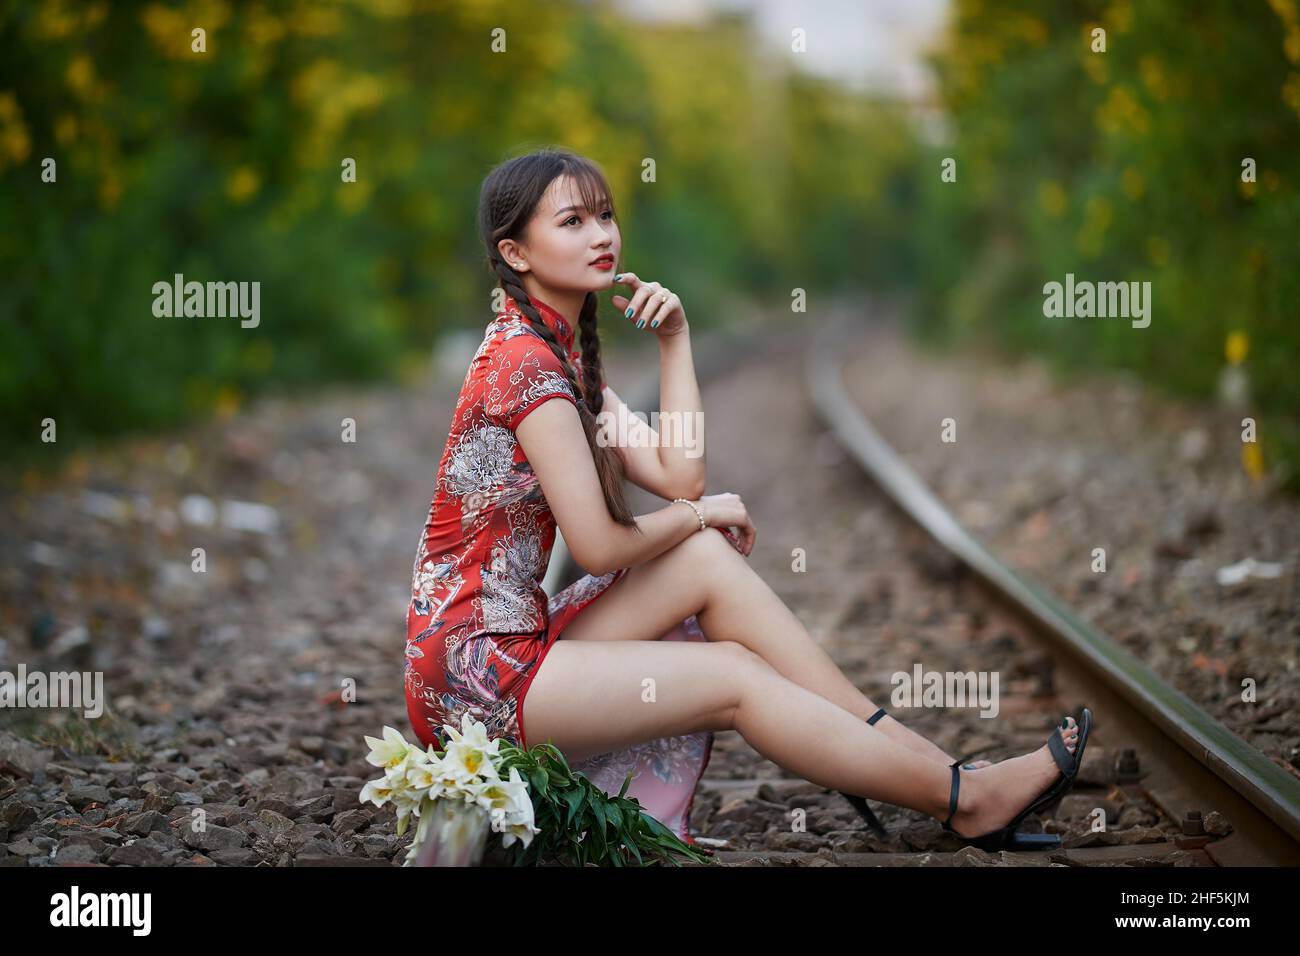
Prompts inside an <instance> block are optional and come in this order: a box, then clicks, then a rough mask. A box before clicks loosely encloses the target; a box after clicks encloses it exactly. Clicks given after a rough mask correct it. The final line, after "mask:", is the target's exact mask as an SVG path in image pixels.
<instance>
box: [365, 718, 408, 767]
mask: <svg viewBox="0 0 1300 956" xmlns="http://www.w3.org/2000/svg"><path fill="white" fill-rule="evenodd" d="M366 743H367V744H369V745H370V753H368V754H366V763H368V764H371V765H372V766H375V767H388V768H392V767H396V766H397V765H398V764H400V763H401V762H402V761H403V760H405V759H406V757H407V755H408V754H409V753H410V752H411V750H412V749H413V748H412V747H411V745H410V743H408V742H407V740H406V738H405V737H403V736H402V732H401V731H400V730H398V729H397V728H396V727H389V726H388V725H384V739H383V740H380V739H379V738H378V737H369V736H367V737H366Z"/></svg>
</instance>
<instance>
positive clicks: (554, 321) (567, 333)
mask: <svg viewBox="0 0 1300 956" xmlns="http://www.w3.org/2000/svg"><path fill="white" fill-rule="evenodd" d="M528 301H529V302H530V303H532V306H533V308H535V309H537V311H538V313H539V314H540V315H541V317H542V321H543V322H544V323H545V324H546V327H547V328H549V329H550V330H551V331H552V332H554V333H555V337H556V339H557V340H558V341H559V343H560V345H561V346H562V347H563V348H564V351H565V352H567V353H568V355H569V357H570V358H577V355H576V354H575V353H574V351H573V329H572V327H570V325H569V321H568V319H566V318H565V317H564V316H562V315H560V313H558V312H556V311H555V310H554V309H552V308H551V307H550V306H549V305H547V304H546V303H545V302H543V301H542V300H541V299H539V298H537V297H536V296H531V295H530V296H529V297H528ZM506 311H507V312H510V313H512V314H514V315H518V316H520V317H521V318H523V319H524V320H525V321H527V317H526V316H524V314H523V313H522V312H521V311H520V310H519V304H518V302H516V301H515V299H514V297H513V296H506Z"/></svg>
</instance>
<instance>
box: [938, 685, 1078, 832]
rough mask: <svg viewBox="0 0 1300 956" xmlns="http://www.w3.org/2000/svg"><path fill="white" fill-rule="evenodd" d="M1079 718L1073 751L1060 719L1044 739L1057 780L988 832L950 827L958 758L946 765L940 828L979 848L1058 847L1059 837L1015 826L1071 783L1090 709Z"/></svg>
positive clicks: (958, 778) (958, 776) (958, 783)
mask: <svg viewBox="0 0 1300 956" xmlns="http://www.w3.org/2000/svg"><path fill="white" fill-rule="evenodd" d="M1082 717H1083V719H1082V720H1081V721H1079V740H1078V743H1077V745H1076V746H1075V748H1074V753H1070V750H1069V748H1068V747H1066V746H1065V741H1064V740H1063V739H1062V737H1061V729H1062V728H1063V727H1066V726H1068V724H1067V722H1066V721H1064V720H1063V721H1061V726H1060V727H1056V728H1053V730H1052V735H1051V736H1050V737H1048V738H1047V749H1048V750H1049V751H1051V754H1052V759H1053V760H1054V761H1056V765H1057V766H1058V767H1059V768H1060V772H1059V773H1058V774H1057V777H1056V779H1055V780H1053V781H1052V783H1051V784H1050V785H1049V786H1048V787H1047V789H1046V790H1044V791H1043V792H1042V793H1040V794H1039V795H1038V796H1037V797H1036V798H1035V799H1034V801H1033V802H1032V803H1030V804H1029V806H1027V807H1025V809H1023V810H1021V811H1020V812H1019V813H1018V814H1016V816H1015V818H1014V819H1013V820H1011V822H1010V823H1008V824H1007V825H1006V826H1004V827H999V828H998V829H996V830H990V831H989V832H988V833H981V834H980V835H979V836H973V837H968V836H965V835H963V834H961V833H958V832H957V831H956V830H954V829H953V828H952V826H951V824H952V818H953V817H954V816H956V815H957V791H958V789H959V788H960V786H961V771H960V770H959V769H958V764H959V763H960V761H957V760H954V761H953V762H952V763H951V764H949V766H950V767H952V795H951V796H950V797H949V798H948V819H947V820H945V821H944V822H943V829H944V830H945V831H946V832H948V833H951V834H952V835H953V836H955V837H956V838H957V839H958V840H961V841H962V842H963V843H965V844H967V845H969V846H973V847H978V848H979V849H981V850H1051V849H1055V848H1057V847H1059V846H1060V845H1061V838H1060V837H1059V836H1057V835H1056V834H1055V833H1020V832H1019V831H1017V830H1016V827H1018V826H1019V825H1020V822H1021V821H1022V820H1024V818H1025V817H1027V816H1029V814H1031V813H1034V812H1036V811H1038V810H1041V809H1042V808H1043V807H1045V806H1047V805H1048V804H1049V803H1052V802H1053V801H1055V800H1058V799H1060V798H1061V797H1063V796H1064V795H1065V793H1066V792H1067V791H1068V790H1069V789H1070V788H1071V787H1073V786H1074V779H1075V777H1077V776H1078V774H1079V767H1080V766H1081V765H1082V764H1083V748H1084V747H1085V746H1086V745H1087V743H1088V732H1089V731H1090V730H1092V711H1090V710H1088V708H1087V707H1085V708H1083V714H1082Z"/></svg>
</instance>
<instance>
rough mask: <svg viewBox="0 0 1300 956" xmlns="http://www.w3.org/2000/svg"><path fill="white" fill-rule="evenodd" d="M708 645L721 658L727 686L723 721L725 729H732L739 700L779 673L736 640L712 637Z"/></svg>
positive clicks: (739, 703) (760, 687) (757, 689)
mask: <svg viewBox="0 0 1300 956" xmlns="http://www.w3.org/2000/svg"><path fill="white" fill-rule="evenodd" d="M710 646H711V647H713V648H715V649H716V652H717V654H718V655H719V657H720V658H721V659H722V661H723V665H722V669H723V673H724V674H725V677H726V686H727V688H728V689H729V693H728V694H726V695H725V700H724V717H723V724H724V726H725V727H726V728H727V729H728V730H735V724H736V712H737V711H738V710H739V709H740V706H741V704H743V703H744V702H745V700H746V699H747V698H749V697H751V696H752V695H754V694H756V693H762V692H763V689H764V687H765V685H766V684H767V682H769V681H770V680H772V679H773V678H774V677H779V676H780V675H779V674H778V673H777V671H776V669H775V668H774V667H772V665H771V664H769V663H768V662H767V661H766V660H765V659H764V658H763V657H762V656H761V655H760V654H757V653H755V652H754V651H751V650H750V649H749V648H748V647H746V646H745V645H744V644H741V643H740V642H739V641H714V642H712V643H711V645H710Z"/></svg>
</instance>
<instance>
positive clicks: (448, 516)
mask: <svg viewBox="0 0 1300 956" xmlns="http://www.w3.org/2000/svg"><path fill="white" fill-rule="evenodd" d="M479 227H480V232H481V234H482V237H483V240H484V242H485V245H486V250H487V257H488V262H489V264H490V268H491V270H492V273H493V275H494V276H495V278H496V279H497V281H498V282H499V284H500V289H501V293H499V296H500V297H501V298H500V299H499V301H498V309H497V313H496V317H495V318H494V320H493V321H492V322H491V323H489V325H488V327H487V330H486V334H485V335H484V338H483V342H482V345H481V346H480V347H479V349H478V351H477V353H476V354H475V356H474V358H473V361H472V362H471V364H470V368H469V371H468V373H467V375H466V377H465V381H464V385H463V386H462V389H461V393H460V397H459V400H458V402H457V405H456V410H455V413H454V416H453V420H452V427H451V432H450V435H449V437H448V440H447V445H446V448H445V449H444V451H443V454H442V458H441V461H440V463H439V466H438V480H437V488H436V493H435V496H434V499H433V502H432V505H431V507H430V511H429V518H428V521H427V523H426V525H425V528H424V533H423V535H422V536H421V539H420V547H419V550H418V552H417V555H416V561H415V567H414V574H413V583H412V600H411V604H410V606H409V608H408V612H407V643H406V693H407V705H408V712H409V716H410V719H411V723H412V726H413V728H414V729H415V732H416V734H417V735H418V736H419V737H420V739H421V740H422V741H424V742H425V743H426V744H427V743H431V742H434V741H437V743H438V746H439V747H441V746H442V743H443V738H442V730H441V728H442V726H443V725H444V724H451V725H452V726H455V727H459V726H460V719H461V715H463V714H465V713H469V714H471V715H473V716H474V717H475V719H478V720H481V721H483V722H484V723H486V724H487V727H488V733H489V735H491V736H501V737H506V738H509V739H510V740H512V741H513V742H514V743H516V744H519V745H521V746H525V747H527V746H532V745H534V744H536V743H539V742H543V741H548V740H549V741H550V742H551V743H553V744H554V745H555V746H556V747H557V748H558V749H559V750H560V751H561V752H562V753H564V755H565V757H566V759H568V760H569V761H570V762H571V764H572V763H573V762H574V761H577V763H576V764H575V766H576V768H577V769H583V770H585V771H588V772H589V776H592V777H593V780H596V781H597V782H598V784H599V785H600V786H602V787H605V789H607V790H611V791H613V792H617V789H618V787H619V786H621V784H622V780H623V776H624V774H625V772H626V770H627V769H629V768H632V769H636V770H640V771H643V772H641V773H638V775H637V777H636V778H635V779H634V782H633V786H632V787H631V788H630V789H629V793H630V794H631V795H633V796H636V797H637V798H638V799H639V800H641V802H642V804H643V805H645V806H646V808H647V809H648V810H649V811H650V812H651V813H653V814H654V815H655V816H656V817H658V818H659V819H660V820H661V821H664V822H665V823H666V825H669V826H672V827H673V828H674V829H675V830H676V832H678V833H679V835H681V836H682V837H683V838H685V839H689V832H688V829H687V825H686V820H687V818H688V816H689V810H690V797H691V796H692V795H693V793H694V790H695V786H696V783H697V781H698V779H699V776H700V775H701V774H702V773H703V771H704V767H705V765H706V764H707V762H708V756H709V752H710V746H711V743H712V739H713V737H712V735H713V732H714V731H717V730H724V729H725V730H736V731H739V732H740V734H741V735H742V736H743V737H744V738H745V740H746V741H747V742H748V743H749V744H750V745H751V746H753V747H754V749H755V750H757V751H758V752H759V753H761V754H762V755H763V756H765V757H767V758H768V759H770V760H772V761H774V762H775V763H777V764H779V765H781V766H782V767H784V768H786V769H787V770H789V771H791V772H792V773H794V774H797V775H798V776H800V777H802V778H804V779H806V780H810V781H812V782H814V783H817V784H820V785H823V786H826V787H829V788H834V789H837V790H839V791H840V792H842V793H844V794H845V795H846V796H849V797H850V798H851V799H853V800H855V806H858V807H859V809H860V810H862V811H863V812H864V815H866V816H868V820H869V821H873V822H874V817H872V816H871V815H870V811H869V810H868V809H866V804H865V802H862V801H861V800H860V799H859V798H858V796H857V795H863V796H869V797H872V798H874V799H879V800H884V801H887V802H890V803H894V804H898V805H900V806H905V807H911V808H913V809H916V810H920V811H923V812H925V813H928V814H930V815H932V816H935V817H937V818H940V819H944V818H945V816H946V818H947V819H946V821H945V827H950V828H951V830H952V832H954V833H955V834H956V835H957V836H958V837H959V838H961V839H964V840H968V841H969V842H973V843H977V845H985V846H989V847H993V846H1000V845H1007V846H1010V845H1022V844H1023V843H1024V842H1025V841H1024V839H1023V838H1019V837H1017V838H1013V836H1012V834H1013V831H1014V828H1015V826H1016V825H1017V824H1018V823H1019V821H1020V820H1021V819H1022V818H1023V817H1024V816H1025V815H1027V814H1028V813H1029V812H1030V811H1031V810H1034V809H1037V808H1038V807H1039V806H1040V805H1042V804H1043V803H1045V802H1048V801H1049V800H1051V799H1054V798H1055V797H1058V796H1059V795H1060V794H1061V793H1063V792H1064V790H1065V789H1068V787H1069V786H1070V785H1072V783H1073V780H1074V773H1075V771H1076V770H1077V768H1078V763H1079V760H1080V758H1081V757H1082V751H1083V744H1084V742H1085V741H1086V737H1087V730H1088V726H1089V722H1090V716H1091V715H1090V714H1089V713H1088V711H1087V710H1084V711H1083V714H1082V717H1083V732H1082V735H1080V732H1079V728H1078V727H1077V726H1076V725H1075V722H1074V719H1073V718H1072V717H1067V718H1066V720H1065V721H1064V722H1063V723H1062V726H1061V728H1060V729H1058V730H1057V731H1055V732H1054V733H1053V737H1052V738H1051V739H1050V740H1049V743H1048V744H1047V745H1045V746H1043V747H1042V748H1040V749H1038V750H1036V751H1034V752H1032V753H1029V754H1025V755H1023V756H1020V757H1015V758H1013V759H1009V760H1006V761H1002V762H1000V763H997V764H992V765H991V764H989V762H988V761H979V762H978V763H976V764H966V765H964V766H963V767H962V768H959V767H958V766H957V764H958V761H954V760H952V758H951V757H949V755H948V754H946V753H944V752H943V751H942V750H941V749H940V748H938V747H937V746H935V745H934V744H933V743H931V742H930V741H928V740H926V739H925V738H924V737H921V736H920V735H918V734H916V733H914V732H912V731H911V730H909V729H907V728H906V727H904V726H903V725H902V724H901V723H899V722H898V721H897V720H895V719H894V718H893V717H891V716H889V715H886V714H884V712H883V708H878V707H877V706H876V705H875V704H874V703H873V702H872V701H870V700H868V699H867V698H866V697H865V696H864V695H863V694H862V693H861V692H860V691H859V690H858V689H857V688H856V687H855V686H854V685H853V684H852V682H851V681H849V680H848V678H846V677H845V676H844V674H843V673H841V672H840V670H839V668H838V667H836V665H835V664H834V662H833V661H831V659H830V658H829V657H828V656H827V655H826V653H825V652H824V651H823V650H822V649H821V648H820V647H818V645H817V644H816V643H815V642H814V641H813V640H812V639H811V637H810V636H809V634H808V632H807V631H806V630H805V629H804V627H803V626H802V625H801V624H800V623H799V621H798V620H797V619H796V618H795V617H794V615H793V614H791V612H790V610H789V609H788V608H787V607H786V606H785V605H784V604H783V603H782V601H781V600H780V598H779V597H777V595H776V594H775V593H774V592H773V591H772V589H771V588H770V587H768V585H767V584H766V583H764V582H763V580H762V579H761V578H760V577H758V575H757V574H756V573H755V572H754V571H753V570H752V569H751V568H750V566H749V564H748V562H747V561H746V560H745V558H746V557H747V556H748V555H749V554H750V552H751V551H752V550H753V547H754V542H755V538H756V535H755V529H754V524H753V521H752V520H751V519H750V516H749V514H748V512H747V510H746V508H745V504H744V502H743V501H742V500H741V499H740V497H739V496H737V495H735V494H728V493H724V494H714V495H706V494H704V489H705V472H704V462H705V458H704V456H703V455H698V454H697V455H688V454H687V449H686V448H674V447H662V448H661V447H659V441H658V440H657V438H658V436H657V435H654V434H651V433H650V431H649V428H650V426H649V425H648V424H646V423H645V422H642V421H640V419H637V418H635V417H634V416H631V415H630V414H629V413H628V410H627V408H626V406H624V405H623V403H622V401H621V399H620V398H619V396H618V394H617V393H616V392H615V391H614V390H613V389H612V388H610V387H609V386H608V385H607V384H606V382H605V380H604V375H603V370H602V367H601V360H600V339H599V336H598V334H597V317H596V308H597V299H596V295H597V293H598V292H601V291H604V290H606V289H609V288H611V287H612V286H613V285H615V284H622V285H624V286H626V288H627V289H628V290H630V293H631V294H630V297H629V296H623V295H615V296H613V297H612V298H613V302H614V305H615V306H616V307H617V308H618V309H620V310H622V311H623V317H624V320H625V321H627V322H629V323H632V324H633V325H634V326H635V327H636V328H637V329H638V330H641V331H642V332H644V333H645V334H648V335H653V336H655V338H656V339H657V341H658V344H659V354H660V382H661V404H662V408H663V411H664V412H665V413H668V412H678V413H681V414H682V415H683V416H698V415H699V414H700V411H701V406H700V394H699V389H698V386H697V384H696V380H695V372H694V369H693V366H692V358H691V344H690V327H689V325H688V323H687V319H686V311H685V309H684V308H683V305H682V302H681V299H680V298H679V297H678V296H677V295H676V294H675V293H673V292H672V291H671V290H669V289H666V288H664V287H663V285H661V284H660V283H659V282H654V281H650V280H647V279H645V278H642V277H641V276H638V275H637V274H636V273H633V272H620V271H619V269H620V268H621V264H620V259H619V254H620V250H621V245H622V240H621V236H620V234H619V227H618V223H617V220H616V218H615V214H614V206H613V198H612V193H611V191H610V189H609V186H608V184H607V182H606V180H605V178H604V176H603V175H602V173H601V172H600V170H599V168H598V167H597V166H596V165H595V164H594V163H592V162H591V161H590V160H587V159H585V158H583V157H580V156H577V155H575V154H573V153H570V152H567V151H564V150H542V151H539V152H534V153H531V154H529V155H525V156H521V157H518V158H516V159H512V160H509V161H508V162H505V163H503V164H502V165H500V166H498V167H497V168H496V169H494V170H493V171H492V172H491V173H490V174H489V175H488V177H487V179H486V180H485V182H484V184H483V188H482V194H481V196H480V204H479ZM575 328H576V329H577V331H578V333H580V348H575V342H574V330H575ZM553 399H559V401H553ZM602 412H606V413H612V414H613V415H614V416H616V420H617V421H620V422H627V423H628V425H629V426H630V427H632V428H637V429H640V430H642V434H641V435H639V436H628V437H629V440H628V441H627V442H626V443H625V444H624V445H623V446H622V447H615V445H614V444H611V443H610V442H609V441H608V440H607V438H608V435H609V432H608V431H606V430H604V429H600V428H598V425H597V418H596V416H598V415H601V413H602ZM603 421H605V420H602V422H603ZM637 439H639V440H637ZM624 477H626V478H627V480H629V481H631V482H633V483H634V484H636V485H639V486H640V487H642V488H645V489H646V490H648V491H650V492H653V493H655V494H657V495H660V496H662V497H663V498H665V499H671V502H670V503H669V504H668V505H666V506H665V507H663V508H661V509H659V510H658V511H654V512H652V513H649V514H644V515H637V516H633V515H632V513H631V512H630V511H629V509H628V506H627V503H626V502H625V500H624V498H623V493H622V480H623V478H624ZM557 523H558V525H559V527H560V529H562V531H563V533H564V540H565V543H566V544H567V545H568V547H569V550H570V552H571V553H572V554H573V557H574V559H575V560H576V561H577V563H578V564H579V565H580V566H581V567H583V568H584V569H586V570H587V571H588V572H590V573H589V574H588V575H587V576H586V577H584V578H583V579H581V580H579V581H577V582H576V583H574V584H573V585H571V586H570V587H568V588H566V589H564V590H563V591H562V592H560V593H559V594H557V595H555V596H554V597H551V598H549V599H548V597H547V595H546V594H545V592H544V591H543V590H542V588H541V581H542V579H543V577H544V575H545V572H546V567H547V563H548V560H549V557H550V550H551V545H552V543H553V541H554V537H555V529H556V525H557ZM733 529H734V532H735V533H734V534H733ZM597 599H599V600H597ZM543 665H544V666H543ZM960 769H965V770H967V771H968V772H967V773H965V774H964V775H960V776H959V771H960ZM593 771H594V772H595V773H594V774H593ZM950 771H951V774H950ZM1058 771H1059V772H1058ZM602 773H603V774H604V776H599V774H602ZM959 788H960V799H959V797H958V793H959ZM975 834H979V835H981V836H980V837H978V838H977V837H974V836H971V835H975Z"/></svg>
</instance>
